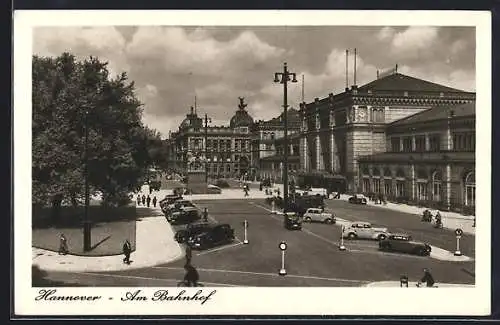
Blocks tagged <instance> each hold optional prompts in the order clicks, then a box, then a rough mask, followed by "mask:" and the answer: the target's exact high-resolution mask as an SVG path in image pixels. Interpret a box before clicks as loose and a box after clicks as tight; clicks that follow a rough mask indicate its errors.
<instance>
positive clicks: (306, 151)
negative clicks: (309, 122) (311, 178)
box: [302, 136, 309, 171]
mask: <svg viewBox="0 0 500 325" xmlns="http://www.w3.org/2000/svg"><path fill="white" fill-rule="evenodd" d="M302 140H303V141H304V150H303V151H302V154H303V156H304V166H303V168H304V170H306V171H307V170H309V155H308V152H309V150H308V148H307V147H308V143H307V136H304V137H302Z"/></svg>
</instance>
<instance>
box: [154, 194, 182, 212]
mask: <svg viewBox="0 0 500 325" xmlns="http://www.w3.org/2000/svg"><path fill="white" fill-rule="evenodd" d="M179 200H182V196H180V195H175V194H170V195H165V198H163V199H162V200H160V202H159V203H160V207H161V208H162V210H163V209H165V208H166V207H167V205H170V204H172V203H174V202H175V201H179ZM164 212H165V211H164Z"/></svg>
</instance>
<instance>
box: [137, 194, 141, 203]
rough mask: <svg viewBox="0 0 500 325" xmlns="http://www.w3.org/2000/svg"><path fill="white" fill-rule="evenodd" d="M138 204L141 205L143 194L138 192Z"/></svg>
mask: <svg viewBox="0 0 500 325" xmlns="http://www.w3.org/2000/svg"><path fill="white" fill-rule="evenodd" d="M137 205H141V195H140V194H137Z"/></svg>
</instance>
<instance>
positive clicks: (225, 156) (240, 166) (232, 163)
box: [167, 98, 253, 178]
mask: <svg viewBox="0 0 500 325" xmlns="http://www.w3.org/2000/svg"><path fill="white" fill-rule="evenodd" d="M246 106H247V104H245V103H244V98H240V103H239V105H238V109H237V111H236V113H235V114H234V116H233V117H232V118H231V120H230V123H229V126H211V125H208V126H207V127H205V123H204V119H202V118H201V117H199V116H198V115H197V113H196V112H195V111H194V110H193V108H191V111H190V113H189V114H187V115H186V118H185V119H184V121H183V122H182V123H181V124H180V126H179V130H178V131H177V132H173V133H171V134H170V138H169V139H167V143H168V145H169V157H170V158H169V160H170V166H171V168H172V169H173V170H175V171H177V172H179V173H182V174H186V173H187V172H188V171H190V170H200V169H201V170H205V168H206V171H207V173H208V176H209V177H210V178H225V177H239V176H241V175H244V174H246V173H248V172H249V168H250V160H251V133H250V130H251V127H252V125H253V118H252V117H251V116H250V115H249V114H248V112H247V111H246V109H245V108H246Z"/></svg>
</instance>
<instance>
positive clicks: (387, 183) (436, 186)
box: [362, 172, 476, 206]
mask: <svg viewBox="0 0 500 325" xmlns="http://www.w3.org/2000/svg"><path fill="white" fill-rule="evenodd" d="M440 176H441V175H440V174H439V173H437V172H436V173H434V175H433V178H432V180H431V181H430V182H427V181H417V182H416V199H417V200H419V201H426V200H429V199H432V200H434V201H441V200H442V198H443V197H444V195H443V192H442V191H443V189H444V188H443V186H442V181H441V177H440ZM381 184H382V182H381V179H379V178H373V179H371V180H370V179H369V178H363V182H362V187H363V188H362V189H363V192H365V193H370V192H374V193H380V194H385V195H387V196H396V197H404V196H408V194H409V193H407V188H408V186H409V183H408V184H407V182H406V180H396V181H395V184H394V185H395V186H394V188H393V180H392V179H384V181H383V187H381ZM407 185H408V186H407ZM463 186H464V188H463V190H464V198H463V200H464V202H463V203H464V204H465V205H467V206H474V205H475V203H476V178H475V173H474V172H470V173H468V174H467V175H466V176H465V178H464V182H463ZM429 191H430V193H429Z"/></svg>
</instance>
